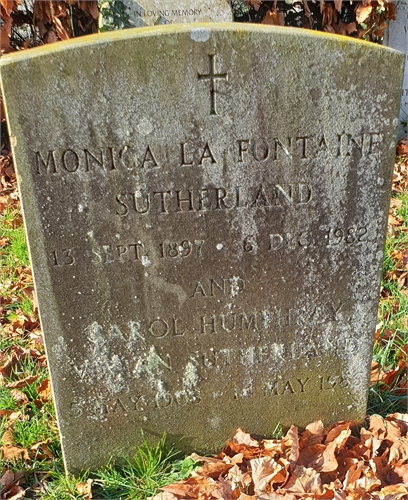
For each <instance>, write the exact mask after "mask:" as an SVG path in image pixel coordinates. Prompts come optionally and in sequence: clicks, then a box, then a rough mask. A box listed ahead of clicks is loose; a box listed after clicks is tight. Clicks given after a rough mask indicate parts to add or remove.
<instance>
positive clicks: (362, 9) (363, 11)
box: [356, 4, 373, 24]
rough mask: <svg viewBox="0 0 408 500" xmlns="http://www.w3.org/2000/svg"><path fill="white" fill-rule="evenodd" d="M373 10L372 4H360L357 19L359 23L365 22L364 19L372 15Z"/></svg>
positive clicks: (357, 9)
mask: <svg viewBox="0 0 408 500" xmlns="http://www.w3.org/2000/svg"><path fill="white" fill-rule="evenodd" d="M372 10H373V6H372V5H362V4H360V5H358V6H357V8H356V20H357V22H358V24H362V23H364V21H365V20H366V19H367V18H368V17H370V15H371V11H372Z"/></svg>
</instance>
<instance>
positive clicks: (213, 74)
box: [198, 54, 228, 115]
mask: <svg viewBox="0 0 408 500" xmlns="http://www.w3.org/2000/svg"><path fill="white" fill-rule="evenodd" d="M208 57H209V58H210V60H209V63H210V71H209V73H208V74H207V75H200V73H198V79H199V80H210V92H211V111H210V115H217V114H218V113H217V107H216V104H217V101H216V96H217V87H216V81H217V80H228V73H218V74H217V73H216V72H215V54H213V55H211V54H209V55H208Z"/></svg>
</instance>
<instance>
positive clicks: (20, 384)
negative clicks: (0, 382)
mask: <svg viewBox="0 0 408 500" xmlns="http://www.w3.org/2000/svg"><path fill="white" fill-rule="evenodd" d="M38 377H39V375H30V376H29V377H26V378H23V379H22V380H17V381H16V382H10V383H9V384H7V385H6V387H7V388H8V389H21V388H22V387H26V386H27V385H30V384H32V383H33V382H35V381H36V380H37V379H38Z"/></svg>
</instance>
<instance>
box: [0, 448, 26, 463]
mask: <svg viewBox="0 0 408 500" xmlns="http://www.w3.org/2000/svg"><path fill="white" fill-rule="evenodd" d="M0 451H1V453H2V456H3V459H4V460H11V461H12V460H19V459H22V460H29V459H30V457H29V455H28V451H27V450H26V449H25V448H20V447H19V446H1V447H0Z"/></svg>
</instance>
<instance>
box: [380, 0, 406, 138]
mask: <svg viewBox="0 0 408 500" xmlns="http://www.w3.org/2000/svg"><path fill="white" fill-rule="evenodd" d="M395 4H396V7H397V13H396V19H394V20H392V21H390V23H389V25H388V28H387V30H386V32H385V35H384V44H385V45H388V47H392V48H393V49H396V50H399V51H401V52H403V53H404V54H405V71H404V78H403V82H402V93H401V108H400V125H399V128H398V137H399V138H401V137H404V136H405V135H406V123H407V121H408V0H398V1H396V2H395ZM402 123H405V127H404V126H403V124H402Z"/></svg>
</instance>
